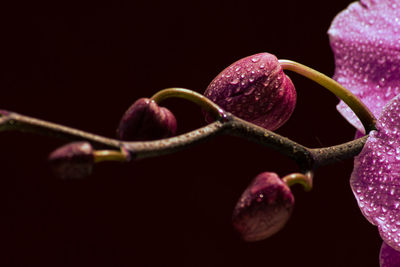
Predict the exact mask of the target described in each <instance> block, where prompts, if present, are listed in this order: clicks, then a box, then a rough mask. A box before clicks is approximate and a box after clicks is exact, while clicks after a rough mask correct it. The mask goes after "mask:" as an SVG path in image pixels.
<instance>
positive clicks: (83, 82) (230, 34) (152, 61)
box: [0, 0, 381, 267]
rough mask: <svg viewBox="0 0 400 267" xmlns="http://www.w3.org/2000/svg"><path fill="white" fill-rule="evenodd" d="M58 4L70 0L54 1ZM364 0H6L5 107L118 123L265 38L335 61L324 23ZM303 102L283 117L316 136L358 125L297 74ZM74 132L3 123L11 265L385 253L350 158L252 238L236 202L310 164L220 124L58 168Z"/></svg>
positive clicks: (3, 212) (343, 262)
mask: <svg viewBox="0 0 400 267" xmlns="http://www.w3.org/2000/svg"><path fill="white" fill-rule="evenodd" d="M55 3H56V4H55ZM349 3H350V1H344V0H342V1H338V0H336V1H321V0H311V1H297V0H292V1H289V0H279V1H267V0H264V1H232V0H230V1H199V2H197V1H196V2H194V1H186V2H179V1H174V0H172V1H164V2H162V3H154V2H152V1H145V2H144V3H136V2H135V1H108V2H93V3H88V2H79V3H75V2H70V1H69V2H65V3H60V2H59V1H52V2H49V3H44V2H41V1H25V3H24V2H18V3H17V2H16V3H14V4H12V5H11V4H8V5H7V6H4V4H2V5H3V6H2V7H1V8H0V25H1V26H0V27H1V31H0V34H1V57H0V68H1V70H0V88H1V102H0V103H1V105H0V106H1V108H3V109H9V110H14V111H17V112H19V113H22V114H27V115H31V116H35V117H38V118H42V119H46V120H50V121H54V122H59V123H62V124H65V125H68V126H73V127H76V128H80V129H84V130H87V131H90V132H94V133H97V134H101V135H104V136H109V137H113V136H114V133H115V127H116V126H117V124H118V121H119V118H120V116H121V115H122V114H123V112H124V111H125V109H126V108H127V107H128V106H129V105H130V104H131V103H132V102H133V101H135V100H136V99H137V98H139V97H146V96H147V97H149V96H151V95H152V94H154V93H155V92H157V91H158V90H160V89H163V88H167V87H171V86H179V87H186V88H190V89H193V90H196V91H198V92H203V91H204V89H205V88H206V87H207V84H208V83H209V82H210V81H211V80H212V79H213V77H214V76H216V75H217V74H218V73H219V72H220V71H221V70H222V69H224V68H225V67H227V66H228V65H229V64H231V63H232V62H234V61H236V60H238V59H240V58H242V57H245V56H248V55H251V54H254V53H258V52H264V51H265V52H270V53H274V54H275V55H277V57H278V58H288V59H292V60H296V61H299V62H301V63H304V64H306V65H309V66H311V67H314V68H316V69H318V70H320V71H321V72H323V73H326V74H328V75H332V74H333V70H334V62H333V55H332V52H331V50H330V47H329V41H328V36H327V34H326V31H327V30H328V28H329V25H330V22H331V20H332V19H333V17H334V16H335V14H337V13H338V12H339V11H340V10H343V9H344V8H345V7H346V6H347V5H348V4H349ZM289 75H290V77H291V78H292V80H293V82H294V84H295V85H296V88H297V91H298V105H297V107H296V110H295V113H294V114H293V116H292V118H291V119H290V120H289V121H288V123H287V124H286V125H285V126H284V127H282V128H281V129H279V130H278V132H279V133H280V134H282V135H285V136H288V137H290V138H292V139H293V140H295V141H298V142H300V143H301V144H304V145H307V146H310V147H318V146H328V145H334V144H338V143H342V142H345V141H348V140H350V139H352V137H353V134H354V130H353V128H352V127H351V126H350V125H349V124H348V123H347V122H346V121H345V120H344V119H343V118H342V117H341V116H340V115H339V114H338V113H337V111H336V109H335V105H336V103H337V102H338V101H337V99H336V97H335V96H333V95H332V94H330V93H329V92H328V91H327V90H325V89H323V88H321V87H320V86H318V85H316V84H314V83H313V82H311V81H309V80H307V79H305V78H303V77H300V76H298V75H296V74H293V73H290V74H289ZM165 105H166V106H168V107H169V108H170V109H171V110H172V111H173V112H174V113H175V114H176V116H177V119H178V124H179V129H180V132H184V131H188V130H191V129H194V128H197V127H200V126H202V125H204V121H203V118H202V114H201V112H200V110H199V109H198V108H197V107H195V106H194V105H192V104H190V103H188V102H186V101H185V100H168V101H166V102H165ZM61 144H63V141H61V140H56V139H50V138H44V137H40V136H35V135H30V134H22V133H2V134H1V138H0V146H1V152H0V166H1V180H0V181H1V184H0V199H1V201H0V244H1V245H0V246H1V249H0V266H74V267H78V266H232V267H233V266H280V267H283V266H296V267H302V266H338V267H339V266H340V267H345V266H349V267H350V266H351V267H356V266H362V267H368V266H378V254H379V248H380V245H381V241H380V238H379V235H378V233H377V229H376V228H375V227H374V226H372V225H370V224H369V223H368V222H367V221H366V220H365V219H364V218H363V216H362V215H361V212H360V211H359V209H358V207H357V204H356V201H355V199H354V197H353V195H352V192H351V190H350V186H349V182H348V181H349V176H350V173H351V170H352V161H351V160H348V161H346V162H343V163H339V164H335V165H332V166H327V167H323V168H321V169H319V170H318V171H317V172H316V175H315V186H314V190H313V191H312V192H310V193H305V192H304V191H303V190H302V189H301V188H299V187H295V188H293V192H294V194H295V197H296V206H295V210H294V213H293V215H292V218H291V220H290V221H289V222H288V224H287V226H286V227H285V228H284V229H283V230H282V231H281V232H280V233H278V234H277V235H275V236H273V237H271V238H270V239H268V240H265V241H262V242H257V243H245V242H243V241H241V240H240V239H239V238H238V236H237V235H236V233H235V232H234V231H233V230H232V226H231V221H230V220H231V213H232V209H233V207H234V205H235V203H236V200H237V199H238V198H239V196H240V194H241V192H242V191H243V190H244V189H245V188H246V186H247V184H248V183H249V182H250V181H251V179H252V178H253V177H255V176H256V175H257V174H258V173H260V172H263V171H274V172H277V173H278V174H280V175H281V176H283V175H285V174H287V173H290V172H294V171H296V170H297V166H296V164H295V163H293V162H292V161H290V160H288V159H286V158H285V157H283V156H281V155H280V154H278V153H276V152H273V151H271V150H269V149H266V148H264V147H260V146H258V145H255V144H253V143H250V142H248V141H246V140H242V139H238V138H233V137H226V136H221V137H218V138H215V139H213V140H212V141H210V142H207V143H204V144H202V145H199V146H196V147H194V148H191V149H189V150H186V151H183V152H179V153H176V154H174V155H169V156H163V157H159V158H152V159H146V160H141V161H137V162H133V163H132V164H125V165H123V164H117V163H104V164H100V165H98V166H96V168H95V170H94V174H93V175H92V176H91V177H90V178H88V179H86V180H82V181H60V180H57V179H56V178H55V177H54V176H53V175H52V174H51V172H50V171H49V169H48V166H47V164H46V157H47V155H48V153H49V152H50V151H52V150H53V149H55V148H56V147H58V146H59V145H61Z"/></svg>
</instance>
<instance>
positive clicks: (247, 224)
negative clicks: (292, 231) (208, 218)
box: [232, 172, 294, 242]
mask: <svg viewBox="0 0 400 267" xmlns="http://www.w3.org/2000/svg"><path fill="white" fill-rule="evenodd" d="M293 206H294V196H293V194H292V192H291V191H290V188H289V187H288V186H287V185H286V184H285V183H284V182H283V181H282V180H281V179H280V178H279V177H278V175H277V174H276V173H272V172H263V173H261V174H259V175H258V176H257V177H256V178H255V179H254V180H253V181H252V182H251V184H250V185H249V186H248V187H247V189H246V190H245V191H244V192H243V194H242V196H241V197H240V199H239V201H238V203H237V204H236V207H235V209H234V211H233V216H232V221H233V226H234V228H235V229H236V230H237V231H238V232H239V234H240V235H241V237H242V238H243V240H245V241H249V242H250V241H259V240H263V239H266V238H268V237H270V236H271V235H273V234H275V233H277V232H278V231H279V230H280V229H282V228H283V226H284V225H285V224H286V222H287V221H288V219H289V217H290V215H291V213H292V210H293Z"/></svg>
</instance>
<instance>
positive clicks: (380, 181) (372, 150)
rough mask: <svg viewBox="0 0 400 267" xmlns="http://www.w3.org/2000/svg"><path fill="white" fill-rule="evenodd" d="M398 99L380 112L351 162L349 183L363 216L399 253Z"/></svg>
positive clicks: (399, 144) (399, 170)
mask: <svg viewBox="0 0 400 267" xmlns="http://www.w3.org/2000/svg"><path fill="white" fill-rule="evenodd" d="M399 114H400V95H399V96H397V97H395V98H394V99H393V100H392V101H390V102H389V103H388V105H387V106H386V107H385V108H384V109H383V112H382V115H381V117H380V118H379V120H378V125H377V128H378V131H373V132H371V134H370V137H369V138H368V140H367V143H366V144H365V146H364V148H363V150H362V151H361V153H360V154H359V155H358V156H357V157H356V158H355V160H354V170H353V173H352V176H351V179H350V184H351V187H352V190H353V193H354V195H355V197H356V199H357V201H358V205H359V207H360V209H361V211H362V213H363V214H364V216H365V217H366V218H367V219H368V220H369V221H370V222H371V223H372V224H374V225H376V226H378V229H379V232H380V235H381V237H382V239H383V240H384V241H385V242H386V243H387V244H388V245H390V246H391V247H392V248H394V249H396V250H398V251H400V115H399Z"/></svg>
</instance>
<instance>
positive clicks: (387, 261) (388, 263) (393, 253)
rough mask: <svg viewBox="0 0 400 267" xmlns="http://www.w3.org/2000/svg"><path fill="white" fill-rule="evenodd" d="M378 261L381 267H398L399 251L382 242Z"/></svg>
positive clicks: (399, 262) (399, 264)
mask: <svg viewBox="0 0 400 267" xmlns="http://www.w3.org/2000/svg"><path fill="white" fill-rule="evenodd" d="M379 258H380V259H379V262H380V266H381V267H398V266H400V252H398V251H397V250H394V249H393V248H391V247H390V246H388V245H387V244H386V243H385V242H383V243H382V247H381V252H380V254H379Z"/></svg>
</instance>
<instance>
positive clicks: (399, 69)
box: [328, 0, 400, 132]
mask: <svg viewBox="0 0 400 267" xmlns="http://www.w3.org/2000/svg"><path fill="white" fill-rule="evenodd" d="M328 34H329V36H330V43H331V47H332V50H333V52H334V55H335V65H336V69H335V75H334V79H336V80H337V81H338V82H339V83H341V84H342V85H343V86H344V87H346V88H348V89H349V90H350V91H352V92H353V93H354V94H355V95H356V96H358V97H359V98H360V99H361V100H362V101H363V102H364V103H365V104H366V105H367V107H368V108H369V109H370V110H371V111H372V113H373V114H374V115H375V116H377V117H378V116H379V115H380V113H381V110H382V108H383V106H384V105H385V104H386V103H387V102H388V101H389V100H391V99H392V98H393V97H395V96H396V95H397V94H399V93H400V1H399V0H381V1H373V0H368V1H361V2H355V3H352V4H350V5H349V6H348V8H347V9H345V10H344V11H342V12H341V13H339V14H338V15H337V16H336V18H335V19H334V20H333V22H332V24H331V27H330V29H329V31H328ZM337 109H338V110H339V112H340V113H341V114H342V115H343V116H344V117H345V118H346V119H347V120H348V121H349V122H350V123H351V124H353V125H354V126H355V127H356V128H357V129H358V130H360V131H362V132H364V130H363V127H362V125H361V123H360V121H359V120H358V119H357V117H356V116H355V114H354V113H353V112H352V111H351V109H350V108H348V107H347V105H346V104H345V103H344V102H343V101H341V102H340V103H339V105H338V106H337Z"/></svg>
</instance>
